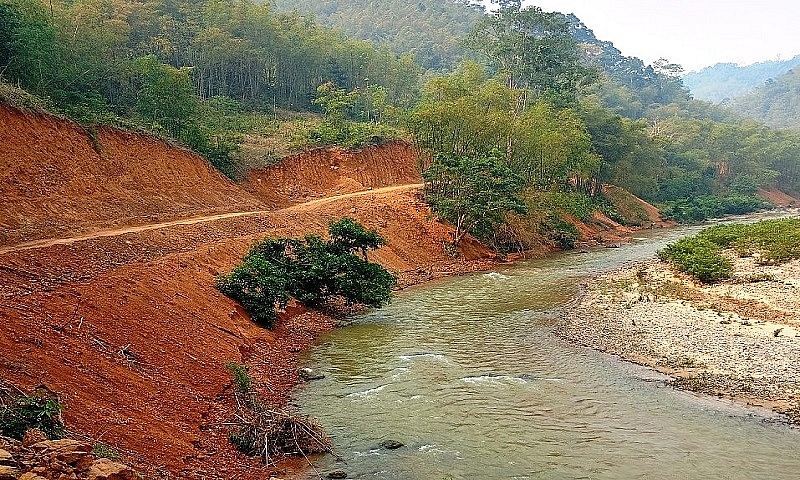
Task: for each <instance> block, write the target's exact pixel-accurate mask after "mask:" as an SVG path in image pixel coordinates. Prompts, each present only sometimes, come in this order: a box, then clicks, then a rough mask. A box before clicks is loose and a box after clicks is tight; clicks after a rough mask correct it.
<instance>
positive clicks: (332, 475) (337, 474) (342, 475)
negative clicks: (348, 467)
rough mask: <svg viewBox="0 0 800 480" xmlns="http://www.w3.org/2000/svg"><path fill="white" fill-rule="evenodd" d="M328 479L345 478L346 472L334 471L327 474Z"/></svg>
mask: <svg viewBox="0 0 800 480" xmlns="http://www.w3.org/2000/svg"><path fill="white" fill-rule="evenodd" d="M328 478H347V472H345V471H344V470H334V471H332V472H328Z"/></svg>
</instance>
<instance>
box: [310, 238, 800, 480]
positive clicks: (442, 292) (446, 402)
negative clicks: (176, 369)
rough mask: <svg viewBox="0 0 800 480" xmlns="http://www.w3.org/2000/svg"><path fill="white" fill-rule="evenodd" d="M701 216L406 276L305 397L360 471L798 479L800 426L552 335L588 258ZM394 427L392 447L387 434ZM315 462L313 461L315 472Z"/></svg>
mask: <svg viewBox="0 0 800 480" xmlns="http://www.w3.org/2000/svg"><path fill="white" fill-rule="evenodd" d="M690 232H691V229H672V230H669V231H655V232H649V233H647V234H642V237H643V238H639V239H637V240H636V241H634V242H633V243H631V244H629V245H624V246H622V247H621V248H619V249H598V250H594V251H591V252H589V253H583V254H580V253H577V252H574V253H564V254H558V255H554V256H552V257H548V258H547V259H544V260H531V261H527V262H522V263H520V264H517V265H515V266H512V267H508V268H502V269H499V270H497V271H495V272H490V273H485V274H477V275H473V276H468V277H458V278H450V279H446V280H442V281H437V282H434V283H430V284H426V285H424V286H420V287H416V288H412V289H409V290H407V291H404V292H402V293H400V294H399V295H397V297H396V298H395V301H394V303H393V304H392V305H390V306H389V307H386V308H383V309H381V310H375V311H371V312H369V313H367V314H365V315H363V316H360V317H359V318H357V319H355V321H354V322H353V324H352V325H350V326H347V327H344V328H339V329H337V330H335V331H333V332H331V333H330V334H328V335H327V336H325V337H323V338H322V339H321V343H320V345H319V346H318V347H317V348H316V349H315V350H313V351H312V352H311V353H310V354H309V358H308V359H307V362H306V364H307V366H309V367H311V368H314V369H315V370H319V371H320V372H322V373H324V374H325V375H326V378H324V379H322V380H317V381H314V382H311V383H309V384H308V385H306V386H305V387H304V388H303V389H302V390H301V391H299V392H298V394H297V395H296V398H295V400H296V401H297V402H298V403H299V404H300V405H301V406H302V412H303V413H304V414H308V415H311V416H313V417H315V418H316V419H318V420H319V421H320V422H321V423H322V424H323V426H324V427H325V428H326V430H327V431H328V432H329V434H330V435H331V436H332V437H333V439H334V444H335V450H336V452H337V453H338V454H339V455H340V456H341V459H336V458H334V457H333V456H330V455H328V456H325V457H324V458H322V459H320V460H318V461H317V462H316V463H317V465H318V467H317V469H318V471H319V472H320V473H322V472H327V471H331V470H344V471H345V472H347V474H348V478H361V479H403V480H415V479H420V480H444V479H478V478H479V479H532V478H546V479H562V478H563V479H662V478H663V479H797V478H800V430H799V429H796V428H792V427H790V426H787V425H785V424H784V423H783V421H782V420H781V419H780V418H777V417H775V416H774V415H772V414H771V413H770V412H768V411H766V410H758V409H747V408H744V407H742V406H740V405H736V404H732V403H730V402H725V401H721V400H716V399H712V398H708V397H704V396H698V395H694V394H691V393H686V392H681V391H677V390H674V389H672V388H670V387H668V386H666V384H665V380H666V377H665V376H663V375H661V374H659V373H657V372H654V371H652V370H649V369H647V368H644V367H640V366H637V365H633V364H630V363H627V362H624V361H622V360H620V359H618V358H616V357H613V356H610V355H606V354H603V353H598V352H595V351H592V350H588V349H585V348H581V347H578V346H575V345H572V344H570V343H568V342H566V341H564V340H562V339H560V338H559V337H557V336H556V335H554V333H553V330H554V325H555V323H556V321H557V314H556V313H555V310H557V309H558V308H559V307H562V306H563V305H564V304H565V303H566V302H568V301H569V300H570V299H571V298H573V296H574V295H575V294H576V293H577V291H578V284H579V283H580V282H583V281H585V280H586V279H587V277H588V276H589V275H591V274H593V273H596V272H599V271H604V270H608V269H611V268H615V267H618V266H622V265H625V264H626V263H627V262H632V261H637V260H641V259H644V258H647V257H649V256H651V255H652V254H653V253H654V252H655V251H656V250H657V249H658V248H661V247H663V245H664V244H665V243H666V242H668V241H672V240H674V239H676V238H678V237H679V236H682V235H685V234H687V233H690ZM387 439H392V440H396V441H399V442H402V443H403V444H405V446H403V447H401V448H399V449H396V450H387V449H384V448H381V447H380V443H381V442H382V441H384V440H387ZM314 477H316V475H314Z"/></svg>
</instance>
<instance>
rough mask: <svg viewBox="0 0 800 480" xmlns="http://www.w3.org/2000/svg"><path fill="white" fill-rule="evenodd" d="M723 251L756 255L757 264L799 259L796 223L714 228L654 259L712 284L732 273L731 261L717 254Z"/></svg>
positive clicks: (799, 236) (799, 225) (782, 221)
mask: <svg viewBox="0 0 800 480" xmlns="http://www.w3.org/2000/svg"><path fill="white" fill-rule="evenodd" d="M723 249H734V250H735V251H736V252H737V254H738V255H740V256H745V255H753V254H756V253H757V254H758V255H759V257H760V258H759V261H760V262H761V263H782V262H786V261H788V260H791V259H795V258H800V219H798V218H787V219H779V220H762V221H759V222H756V223H753V224H749V225H742V224H734V225H717V226H714V227H710V228H707V229H705V230H703V231H702V232H700V233H698V234H697V235H695V236H694V237H687V238H683V239H681V240H678V241H677V242H675V243H672V244H669V245H667V246H666V247H665V248H664V249H663V250H661V251H659V252H658V256H659V258H661V259H662V260H664V261H669V262H671V263H672V264H674V265H675V266H676V267H677V268H678V269H679V270H681V271H683V272H686V273H689V274H692V275H694V276H695V277H696V278H697V279H699V280H700V281H702V282H706V283H713V282H716V281H719V280H721V279H724V278H730V276H731V275H732V273H733V266H732V264H731V261H730V260H728V259H727V258H725V257H723V256H722V254H721V251H722V250H723Z"/></svg>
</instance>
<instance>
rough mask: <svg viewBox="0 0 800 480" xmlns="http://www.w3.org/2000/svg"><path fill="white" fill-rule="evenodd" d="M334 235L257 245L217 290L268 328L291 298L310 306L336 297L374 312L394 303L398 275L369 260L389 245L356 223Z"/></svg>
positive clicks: (346, 221) (338, 227)
mask: <svg viewBox="0 0 800 480" xmlns="http://www.w3.org/2000/svg"><path fill="white" fill-rule="evenodd" d="M329 234H330V236H331V238H330V240H323V239H322V238H321V237H320V236H318V235H306V237H305V238H303V239H287V238H280V239H266V240H264V241H261V242H259V243H256V244H255V245H253V247H252V248H251V249H250V251H249V252H248V253H247V255H245V257H244V259H243V261H242V264H241V265H239V266H237V267H236V268H235V269H234V270H233V271H232V272H230V273H228V274H225V275H220V276H219V277H218V278H217V288H219V290H220V291H221V292H222V293H224V294H225V295H227V296H229V297H231V298H232V299H234V300H236V301H238V302H239V303H241V304H242V306H243V307H244V308H245V309H246V310H247V311H248V313H249V314H250V317H251V318H252V319H253V320H254V321H256V322H258V323H260V324H262V325H264V326H265V327H267V328H272V325H273V324H274V322H275V320H276V319H277V312H276V308H283V307H285V306H286V304H287V302H288V301H289V299H290V298H295V299H297V300H298V301H300V302H302V303H304V304H306V305H309V306H319V305H320V304H322V303H324V302H325V301H327V300H328V299H330V298H332V297H336V296H340V297H342V298H344V299H345V300H346V301H347V302H348V303H360V304H364V305H368V306H371V307H381V306H383V305H385V304H387V303H388V302H389V301H391V297H392V287H393V286H394V284H395V282H396V279H395V277H394V275H392V274H391V273H389V272H388V271H386V269H384V268H383V267H381V266H380V265H378V264H375V263H370V262H368V261H367V258H366V257H367V251H368V250H372V249H375V248H378V247H379V246H381V245H384V244H385V243H386V240H385V239H384V238H383V237H381V236H380V235H379V234H378V233H377V232H376V231H374V230H367V229H366V228H364V227H363V226H362V225H361V224H359V223H358V222H356V221H355V220H353V219H351V218H343V219H341V220H339V221H336V222H333V223H331V224H330V226H329ZM357 252H360V253H362V255H363V256H364V258H359V257H358V256H357V255H356V253H357Z"/></svg>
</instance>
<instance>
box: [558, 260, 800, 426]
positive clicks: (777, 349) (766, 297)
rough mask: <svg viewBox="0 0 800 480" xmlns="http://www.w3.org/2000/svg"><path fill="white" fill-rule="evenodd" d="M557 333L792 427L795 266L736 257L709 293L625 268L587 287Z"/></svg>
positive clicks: (665, 272) (659, 266)
mask: <svg viewBox="0 0 800 480" xmlns="http://www.w3.org/2000/svg"><path fill="white" fill-rule="evenodd" d="M558 333H559V335H561V336H562V337H564V338H566V339H568V340H570V341H573V342H575V343H578V344H581V345H584V346H587V347H591V348H594V349H597V350H601V351H604V352H608V353H612V354H616V355H619V356H621V357H623V358H625V359H627V360H630V361H633V362H636V363H641V364H644V365H648V366H651V367H653V368H655V369H658V370H660V371H662V372H664V373H667V374H669V375H671V376H672V377H673V379H674V380H673V382H672V383H673V385H674V386H676V387H678V388H683V389H687V390H692V391H697V392H703V393H707V394H710V395H717V396H725V397H731V398H734V399H738V400H742V401H746V402H748V403H750V404H754V405H762V406H765V407H768V408H772V409H773V410H774V411H776V412H779V413H783V414H785V415H786V416H787V418H788V419H789V421H791V422H793V423H795V424H800V261H793V262H790V263H787V264H784V265H779V266H761V265H757V264H756V263H755V261H754V259H752V258H744V259H736V260H735V276H734V278H733V279H732V280H729V281H726V282H724V283H720V284H717V285H713V286H708V285H702V284H699V283H697V282H694V281H692V279H691V278H690V277H688V276H686V275H683V274H681V273H676V272H674V271H673V270H671V269H670V268H669V266H668V265H667V264H665V263H662V262H660V261H658V260H655V259H654V260H650V261H646V262H643V263H638V264H632V265H628V266H625V267H624V268H621V269H618V270H616V271H613V272H610V273H607V274H603V275H600V276H598V277H596V278H595V279H593V280H592V281H591V282H590V283H589V284H588V285H586V286H585V288H584V292H583V294H582V295H581V296H579V297H578V298H577V299H576V300H575V302H574V304H573V305H571V306H570V308H566V309H565V314H564V317H563V319H562V321H561V323H560V324H559V327H558Z"/></svg>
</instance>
